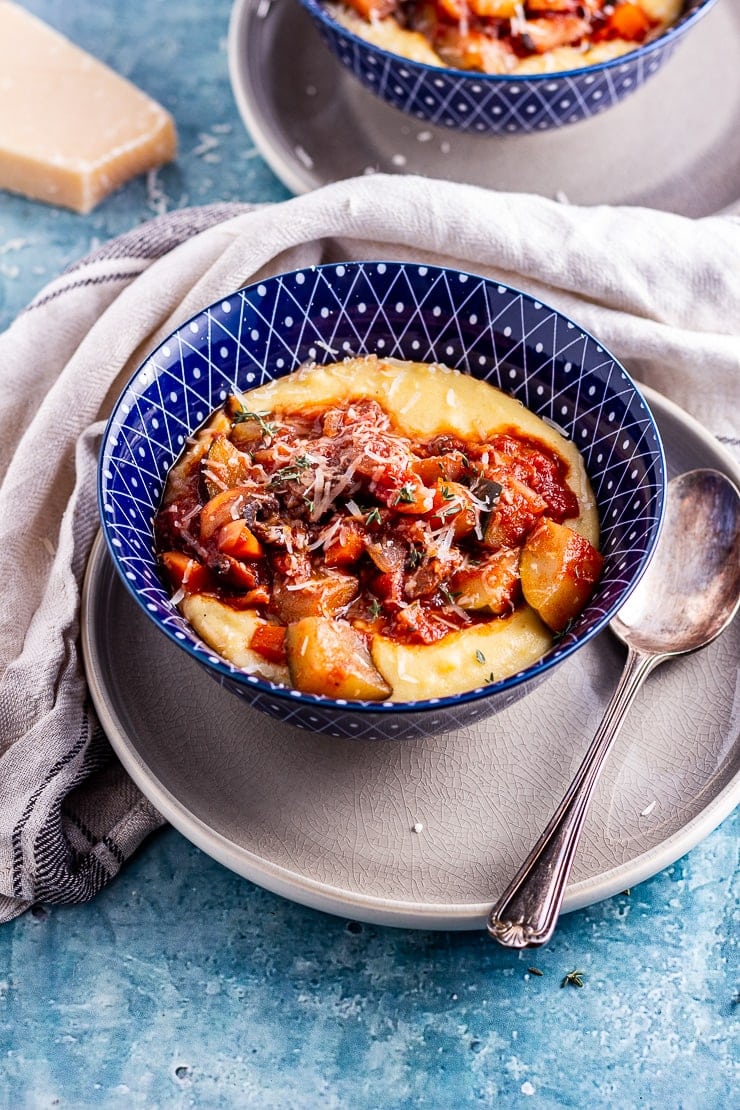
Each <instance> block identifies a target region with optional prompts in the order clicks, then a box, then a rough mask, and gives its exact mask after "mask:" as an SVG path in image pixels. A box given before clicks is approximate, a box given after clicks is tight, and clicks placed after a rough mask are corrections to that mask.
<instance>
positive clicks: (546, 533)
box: [519, 520, 604, 632]
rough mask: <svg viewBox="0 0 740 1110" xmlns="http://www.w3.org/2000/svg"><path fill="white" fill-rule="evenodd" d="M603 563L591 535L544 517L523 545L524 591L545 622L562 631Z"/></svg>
mask: <svg viewBox="0 0 740 1110" xmlns="http://www.w3.org/2000/svg"><path fill="white" fill-rule="evenodd" d="M603 565H604V559H603V557H602V556H601V555H600V554H599V552H598V551H597V550H596V548H595V547H592V546H591V544H590V543H589V542H588V540H587V539H585V538H584V537H583V536H579V535H578V533H577V532H574V531H573V530H572V529H571V528H568V527H566V525H564V524H556V523H555V521H554V520H543V521H542V522H541V523H540V524H539V525H538V526H537V528H536V529H535V530H534V532H532V533H531V535H529V536H528V537H527V541H526V543H525V544H524V548H523V549H522V556H521V560H520V564H519V573H520V575H521V580H522V592H523V594H524V597H525V599H526V601H527V602H528V603H529V604H530V605H531V606H532V608H533V609H536V611H537V612H538V613H539V615H540V616H541V617H542V619H543V621H544V622H545V624H547V625H549V627H550V628H551V629H552V630H553V632H562V631H563V629H564V628H565V626H566V625H567V623H568V621H570V620H572V619H573V618H574V617H575V616H577V615H578V613H580V611H581V609H582V608H583V606H584V605H585V604H586V602H587V601H588V599H589V597H590V596H591V593H592V591H593V588H594V585H595V583H596V581H597V580H598V577H599V575H600V574H601V568H602V566H603Z"/></svg>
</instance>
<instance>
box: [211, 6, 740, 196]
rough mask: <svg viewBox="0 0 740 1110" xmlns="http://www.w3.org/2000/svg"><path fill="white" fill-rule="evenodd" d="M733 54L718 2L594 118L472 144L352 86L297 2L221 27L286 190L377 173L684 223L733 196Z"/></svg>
mask: <svg viewBox="0 0 740 1110" xmlns="http://www.w3.org/2000/svg"><path fill="white" fill-rule="evenodd" d="M738 58H740V0H722V3H720V4H716V5H715V7H714V8H713V10H712V11H711V12H709V13H708V15H707V16H706V18H705V19H703V20H700V21H699V23H698V24H697V26H696V27H695V28H693V29H692V31H691V33H690V34H689V35H687V37H686V39H685V41H683V42H682V43H680V44H679V46H678V48H677V50H676V54H675V56H674V57H673V58H671V59H670V60H669V61H668V62H667V63H666V65H665V67H664V69H662V70H661V72H660V73H658V74H657V75H656V76H655V77H654V78H652V79H651V80H650V81H649V82H648V83H647V84H646V85H645V86H644V88H642V89H640V90H639V91H638V92H636V93H635V94H634V95H633V96H630V97H628V98H627V99H626V100H624V101H623V102H622V103H621V104H619V105H617V106H616V107H614V108H611V109H610V110H609V111H608V112H605V113H604V114H603V115H601V116H598V117H596V118H595V119H591V120H586V121H585V122H583V123H579V124H575V125H573V126H572V127H563V128H560V129H558V130H556V131H548V132H542V133H539V134H536V135H514V136H510V135H507V136H492V137H481V136H476V135H467V136H466V135H459V134H457V133H456V132H454V131H451V130H448V129H447V128H435V127H430V126H428V125H424V124H422V123H420V122H419V121H418V120H415V119H413V118H412V117H410V116H407V115H405V114H404V113H403V112H400V111H398V110H397V109H395V108H391V107H389V106H388V105H386V104H384V103H383V101H382V100H380V99H379V98H377V97H375V96H373V95H372V94H371V93H370V92H368V91H367V90H365V89H364V88H362V86H361V85H360V84H359V82H358V81H356V80H355V79H354V78H353V77H352V76H351V74H349V73H347V72H346V71H345V70H344V69H343V67H342V66H341V65H340V64H339V63H338V62H337V61H335V59H334V58H333V57H332V55H331V54H330V53H329V51H328V49H327V48H326V47H325V46H324V44H323V43H322V42H321V40H320V39H319V36H318V33H317V32H316V31H315V30H314V26H313V24H312V22H311V20H310V18H309V16H308V15H307V14H306V13H305V11H304V10H303V8H301V7H299V5H298V3H297V0H236V3H235V5H234V8H233V12H232V18H231V27H230V31H229V69H230V73H231V85H232V89H233V91H234V96H235V98H236V102H237V105H238V107H239V111H240V112H241V115H242V118H243V120H244V122H245V124H246V126H247V129H248V131H249V132H250V134H251V136H252V138H253V139H254V141H255V143H256V144H257V146H258V148H259V150H260V152H261V153H262V155H263V157H264V158H265V160H266V161H267V162H268V163H269V165H270V166H271V167H272V169H273V170H274V171H275V173H276V174H277V176H278V177H279V178H280V179H281V181H283V182H284V184H286V185H287V186H288V188H289V189H292V190H293V191H294V192H298V193H302V192H307V191H309V190H310V189H314V188H316V187H317V186H318V185H325V184H327V183H328V182H330V181H339V180H343V179H345V178H348V177H355V176H357V175H359V174H363V173H367V172H373V171H382V172H387V173H414V174H423V175H424V176H426V177H436V178H444V179H446V180H450V181H462V182H466V183H468V184H471V185H484V186H487V187H489V188H494V189H502V190H506V191H511V192H525V193H540V194H542V195H544V196H549V197H553V198H556V199H567V200H569V201H570V202H571V203H572V204H637V205H646V206H647V207H650V208H660V209H664V210H666V211H672V212H679V213H682V214H684V215H687V216H706V215H709V214H710V213H714V212H719V211H721V210H723V209H727V208H734V207H735V206H736V205H737V204H738V202H739V201H740V143H739V142H738V141H737V129H738V121H739V120H740V64H739V62H738Z"/></svg>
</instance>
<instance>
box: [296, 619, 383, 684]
mask: <svg viewBox="0 0 740 1110" xmlns="http://www.w3.org/2000/svg"><path fill="white" fill-rule="evenodd" d="M285 646H286V649H287V652H288V668H289V670H290V679H291V682H292V684H293V686H294V687H295V688H296V689H297V690H302V691H303V692H304V693H306V694H325V695H326V696H327V697H331V698H348V699H356V698H360V699H362V700H363V701H383V699H384V698H387V697H388V696H389V694H390V693H391V688H390V686H389V685H388V683H387V682H386V681H385V679H384V678H383V676H382V675H381V673H380V672H379V671H378V670H377V669H376V667H375V666H374V665H373V662H372V659H371V657H370V652H369V651H368V648H367V645H366V643H365V640H364V637H363V636H362V635H360V633H359V632H355V630H354V628H352V627H351V625H349V624H346V623H345V622H343V621H332V620H328V619H327V618H326V617H304V618H303V620H300V621H296V622H295V623H294V624H291V625H289V626H288V632H287V635H286V638H285Z"/></svg>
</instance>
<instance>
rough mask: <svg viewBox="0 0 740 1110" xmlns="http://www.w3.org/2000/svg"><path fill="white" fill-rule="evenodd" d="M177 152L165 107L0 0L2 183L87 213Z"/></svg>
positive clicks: (171, 124)
mask: <svg viewBox="0 0 740 1110" xmlns="http://www.w3.org/2000/svg"><path fill="white" fill-rule="evenodd" d="M176 152H177V133H176V131H175V124H174V122H173V119H172V117H171V115H170V114H169V112H167V111H165V109H164V108H162V107H161V105H159V104H158V103H157V102H156V101H155V100H153V99H152V98H151V97H149V96H147V95H146V94H145V93H143V92H141V91H140V90H139V89H137V88H136V86H135V85H132V84H131V82H130V81H127V80H126V79H125V78H123V77H121V76H119V75H118V74H117V73H114V72H113V70H111V69H109V68H108V67H107V66H106V65H104V64H103V63H102V62H99V61H98V60H97V59H95V58H93V57H91V55H89V54H87V53H86V52H85V51H84V50H81V49H80V48H79V47H77V46H74V45H73V44H72V43H71V42H69V40H68V39H65V38H64V37H63V36H62V35H60V34H58V33H57V32H56V31H54V30H52V28H51V27H48V26H47V25H46V24H45V23H42V22H41V20H39V19H37V18H36V17H35V16H32V15H31V14H30V13H29V12H27V11H25V10H24V9H23V8H21V7H19V6H18V5H16V4H14V3H10V0H0V188H2V189H8V190H10V191H11V192H15V193H21V194H23V195H24V196H28V197H31V198H33V199H34V200H42V201H45V202H47V203H49V204H57V205H62V206H63V207H65V208H72V209H73V210H74V211H76V212H89V211H91V209H93V208H94V207H95V205H96V204H98V202H99V201H101V200H102V199H103V197H105V196H107V195H108V194H109V193H111V192H113V190H114V189H117V188H118V187H119V186H120V185H122V184H123V183H124V182H125V181H128V180H129V179H130V178H132V177H135V176H136V175H137V174H140V173H144V172H145V171H146V170H150V169H153V168H154V167H156V166H160V165H162V164H163V163H164V162H169V161H171V160H172V159H173V158H174V157H175V154H176Z"/></svg>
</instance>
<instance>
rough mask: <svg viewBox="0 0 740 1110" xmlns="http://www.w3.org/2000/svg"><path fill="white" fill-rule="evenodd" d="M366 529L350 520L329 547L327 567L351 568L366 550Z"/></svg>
mask: <svg viewBox="0 0 740 1110" xmlns="http://www.w3.org/2000/svg"><path fill="white" fill-rule="evenodd" d="M365 539H366V533H365V529H364V528H363V527H362V525H361V524H358V523H357V521H354V520H348V521H347V523H346V524H342V525H341V527H340V529H339V531H338V532H337V534H336V535H335V536H334V538H333V539H332V541H331V543H330V544H329V545H328V546H327V548H326V552H325V553H324V564H325V566H327V567H349V566H351V565H352V563H356V562H357V560H358V559H359V558H360V556H361V555H362V553H363V551H364V550H365Z"/></svg>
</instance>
